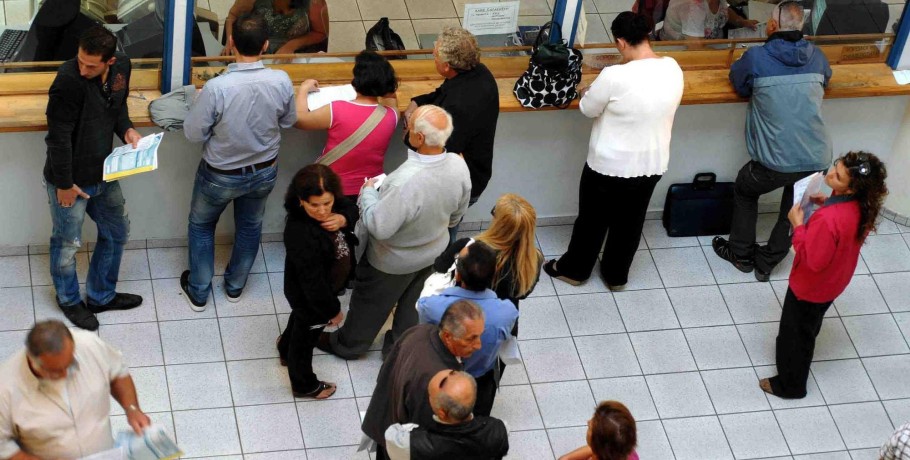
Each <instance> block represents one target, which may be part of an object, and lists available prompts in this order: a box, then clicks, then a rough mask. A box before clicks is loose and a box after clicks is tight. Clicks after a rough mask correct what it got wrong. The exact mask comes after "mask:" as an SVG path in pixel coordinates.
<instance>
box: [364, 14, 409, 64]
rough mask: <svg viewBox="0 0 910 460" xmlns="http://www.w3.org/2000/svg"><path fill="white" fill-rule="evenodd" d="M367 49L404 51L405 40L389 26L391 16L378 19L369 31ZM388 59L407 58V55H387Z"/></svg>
mask: <svg viewBox="0 0 910 460" xmlns="http://www.w3.org/2000/svg"><path fill="white" fill-rule="evenodd" d="M366 49H368V50H370V51H403V50H404V49H405V48H404V42H403V41H401V36H400V35H398V34H396V33H395V31H394V30H392V28H391V27H390V26H389V18H382V19H380V20H379V21H376V24H374V25H373V27H370V30H368V31H367V38H366ZM386 58H388V59H406V58H407V56H386Z"/></svg>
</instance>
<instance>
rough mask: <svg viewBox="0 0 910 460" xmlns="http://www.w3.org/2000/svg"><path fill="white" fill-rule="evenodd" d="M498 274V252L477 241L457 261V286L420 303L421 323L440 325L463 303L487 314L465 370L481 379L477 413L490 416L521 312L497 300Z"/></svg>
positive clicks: (418, 304) (476, 407)
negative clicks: (503, 356) (505, 348)
mask: <svg viewBox="0 0 910 460" xmlns="http://www.w3.org/2000/svg"><path fill="white" fill-rule="evenodd" d="M495 272H496V253H495V252H493V250H492V249H491V248H490V247H489V246H487V245H486V244H484V243H481V242H474V243H472V244H470V245H468V246H465V248H464V249H462V250H461V252H460V253H459V254H458V258H457V259H456V260H455V284H456V286H455V287H450V288H448V289H446V290H444V291H442V293H440V294H438V295H434V296H430V297H424V298H422V299H420V300H418V301H417V313H418V315H419V316H420V322H421V323H430V324H439V321H440V320H441V319H442V315H443V314H444V313H445V311H446V309H448V308H449V306H450V305H452V304H453V303H455V302H457V301H459V300H469V301H471V302H474V303H475V304H477V305H478V306H479V307H480V308H481V309H482V310H483V314H484V328H483V335H481V336H480V341H481V347H480V350H479V351H476V352H474V354H472V355H471V356H469V357H468V358H466V359H465V360H464V370H465V371H466V372H467V373H469V374H471V375H472V376H474V378H475V379H477V402H476V403H475V405H474V413H475V414H477V415H483V416H488V415H490V412H491V411H492V410H493V400H494V398H495V397H496V386H497V384H498V383H499V371H500V365H499V347H500V345H502V343H503V342H505V341H506V340H508V339H509V337H510V336H511V331H512V327H513V326H514V325H515V321H517V320H518V309H517V308H515V305H514V304H512V302H511V301H509V300H503V299H499V298H498V297H496V293H495V292H494V291H493V290H492V289H490V286H491V285H492V284H493V275H494V274H495Z"/></svg>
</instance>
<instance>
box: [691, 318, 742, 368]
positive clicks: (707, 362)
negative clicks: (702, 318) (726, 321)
mask: <svg viewBox="0 0 910 460" xmlns="http://www.w3.org/2000/svg"><path fill="white" fill-rule="evenodd" d="M684 332H685V334H686V340H687V341H688V343H689V348H690V349H691V350H692V355H693V356H695V363H696V364H697V365H698V368H699V370H708V369H727V368H731V367H748V366H751V365H752V362H751V361H749V355H748V354H747V353H746V349H745V347H743V342H742V340H741V339H740V337H739V332H737V331H736V327H735V326H715V327H702V328H697V329H686V330H685V331H684Z"/></svg>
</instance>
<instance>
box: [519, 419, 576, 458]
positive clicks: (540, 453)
mask: <svg viewBox="0 0 910 460" xmlns="http://www.w3.org/2000/svg"><path fill="white" fill-rule="evenodd" d="M511 426H512V425H511V424H509V427H511ZM564 453H565V452H562V453H559V454H558V455H563V454H564ZM526 458H540V459H547V460H551V459H553V458H554V457H553V451H552V450H551V449H550V441H549V439H548V438H547V432H546V431H545V430H531V431H511V432H509V455H507V456H506V457H505V459H506V460H523V459H526Z"/></svg>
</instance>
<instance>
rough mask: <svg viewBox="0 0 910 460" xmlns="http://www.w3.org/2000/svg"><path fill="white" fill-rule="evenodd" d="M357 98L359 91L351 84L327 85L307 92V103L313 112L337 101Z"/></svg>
mask: <svg viewBox="0 0 910 460" xmlns="http://www.w3.org/2000/svg"><path fill="white" fill-rule="evenodd" d="M356 98H357V91H356V90H354V87H353V86H351V85H341V86H325V87H321V88H319V91H314V92H312V93H309V94H307V96H306V104H307V108H309V109H310V112H312V111H314V110H316V109H318V108H320V107H323V106H326V105H329V104H331V103H332V102H335V101H353V100H354V99H356Z"/></svg>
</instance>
